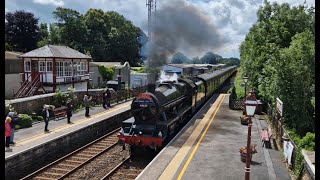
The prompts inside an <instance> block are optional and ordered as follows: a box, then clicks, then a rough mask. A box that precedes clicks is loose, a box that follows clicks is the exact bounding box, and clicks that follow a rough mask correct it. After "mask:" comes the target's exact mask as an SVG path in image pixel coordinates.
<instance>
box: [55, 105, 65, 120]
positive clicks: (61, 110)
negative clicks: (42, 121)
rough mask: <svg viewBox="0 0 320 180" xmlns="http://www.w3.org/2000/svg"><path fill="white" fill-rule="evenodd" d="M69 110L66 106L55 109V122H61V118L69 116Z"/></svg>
mask: <svg viewBox="0 0 320 180" xmlns="http://www.w3.org/2000/svg"><path fill="white" fill-rule="evenodd" d="M67 109H68V108H67V107H66V106H61V107H58V108H55V109H53V116H54V120H56V118H58V120H59V117H65V116H66V115H67Z"/></svg>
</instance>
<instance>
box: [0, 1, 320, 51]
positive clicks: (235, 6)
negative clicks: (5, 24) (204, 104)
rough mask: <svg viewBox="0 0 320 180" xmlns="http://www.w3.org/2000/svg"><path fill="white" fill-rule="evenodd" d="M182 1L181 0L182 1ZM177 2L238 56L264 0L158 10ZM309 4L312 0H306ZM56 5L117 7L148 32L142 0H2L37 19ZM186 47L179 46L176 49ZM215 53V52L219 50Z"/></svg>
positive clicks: (42, 19) (80, 9) (159, 3)
mask: <svg viewBox="0 0 320 180" xmlns="http://www.w3.org/2000/svg"><path fill="white" fill-rule="evenodd" d="M182 1H183V3H181V2H182ZM269 1H270V2H271V3H273V2H277V3H278V4H282V3H288V4H290V5H291V6H297V5H299V4H303V3H304V1H305V0H269ZM176 2H178V3H177V4H176V8H179V6H184V5H186V6H189V5H191V6H193V7H194V8H195V9H197V11H200V12H201V13H202V14H203V16H206V17H207V18H208V19H209V21H210V23H211V24H212V25H213V26H214V27H215V29H214V30H215V31H217V32H219V33H220V37H221V39H222V41H223V42H224V43H223V44H220V46H219V47H215V49H214V51H215V52H214V53H218V52H219V53H220V55H222V56H225V57H231V56H233V57H240V54H239V50H238V49H239V45H240V44H241V42H242V41H243V40H244V38H245V36H246V34H247V33H248V32H249V29H250V27H252V25H253V24H254V23H255V22H256V21H257V16H256V13H257V10H258V8H259V6H261V5H263V0H157V10H159V11H160V9H161V8H162V7H163V6H165V5H166V4H168V3H172V4H175V3H176ZM306 4H307V5H308V6H309V7H310V6H311V5H313V6H314V4H315V2H314V0H306ZM57 6H63V7H65V8H70V9H74V10H76V11H78V12H80V13H81V14H84V13H86V12H87V11H88V10H89V8H95V9H102V10H103V11H117V12H118V13H120V14H122V15H123V16H124V17H125V18H127V19H128V20H130V21H131V22H132V23H133V24H134V25H135V26H138V27H140V28H141V29H142V30H143V31H145V33H146V34H147V30H148V29H147V23H146V22H147V18H148V9H147V7H146V4H145V1H137V0H90V1H86V0H78V1H75V0H19V1H18V0H5V8H6V9H5V11H6V12H7V11H8V10H10V11H15V10H25V11H28V12H32V13H34V15H35V17H39V18H40V20H39V21H40V22H42V23H43V22H46V23H49V22H50V23H52V22H54V21H53V15H52V12H53V11H54V10H55V8H56V7H57ZM183 48H186V47H184V46H179V47H178V50H179V51H180V49H183ZM219 53H218V54H219ZM199 56H201V55H199Z"/></svg>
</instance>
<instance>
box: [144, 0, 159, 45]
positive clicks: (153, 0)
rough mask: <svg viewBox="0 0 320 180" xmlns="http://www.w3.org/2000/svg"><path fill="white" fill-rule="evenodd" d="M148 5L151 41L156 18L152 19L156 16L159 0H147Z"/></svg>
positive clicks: (149, 36)
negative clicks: (152, 27)
mask: <svg viewBox="0 0 320 180" xmlns="http://www.w3.org/2000/svg"><path fill="white" fill-rule="evenodd" d="M146 6H147V7H148V38H149V41H151V37H152V33H151V31H152V30H151V26H152V23H155V18H154V20H152V16H154V17H155V15H156V9H157V0H146Z"/></svg>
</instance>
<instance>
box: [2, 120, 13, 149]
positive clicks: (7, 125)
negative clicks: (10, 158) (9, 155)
mask: <svg viewBox="0 0 320 180" xmlns="http://www.w3.org/2000/svg"><path fill="white" fill-rule="evenodd" d="M11 121H12V119H11V117H9V116H8V117H6V121H5V134H4V135H5V137H6V150H5V151H6V152H11V151H12V149H11V148H10V136H11V131H12V129H11V125H10V124H11Z"/></svg>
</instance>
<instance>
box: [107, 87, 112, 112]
mask: <svg viewBox="0 0 320 180" xmlns="http://www.w3.org/2000/svg"><path fill="white" fill-rule="evenodd" d="M110 99H111V92H110V90H109V89H108V88H107V92H106V101H107V106H108V107H111V103H110Z"/></svg>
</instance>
